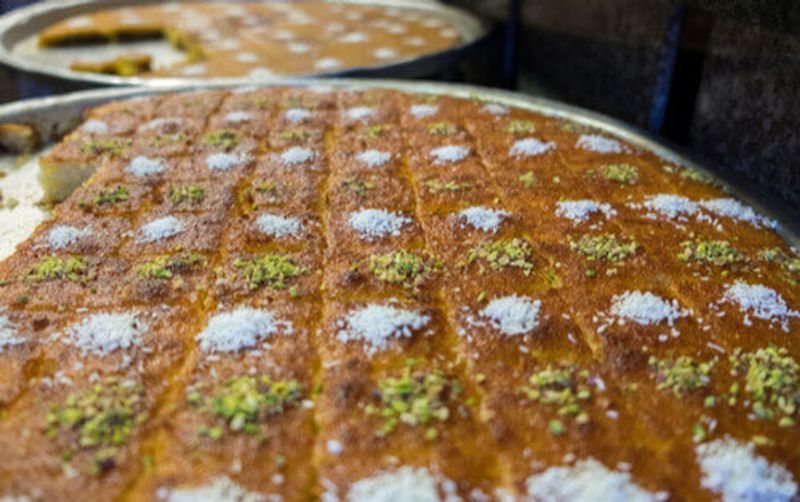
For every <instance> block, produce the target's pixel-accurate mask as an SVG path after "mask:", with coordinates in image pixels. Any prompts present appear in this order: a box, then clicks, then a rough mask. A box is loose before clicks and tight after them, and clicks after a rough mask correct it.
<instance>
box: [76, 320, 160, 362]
mask: <svg viewBox="0 0 800 502" xmlns="http://www.w3.org/2000/svg"><path fill="white" fill-rule="evenodd" d="M145 331H147V325H146V324H144V323H142V322H141V321H139V320H137V319H136V314H135V313H133V312H124V313H103V314H94V315H92V316H89V317H88V318H86V319H84V320H83V321H82V322H80V323H77V324H75V325H73V326H71V327H69V328H67V330H66V331H65V332H64V334H63V335H62V340H63V341H64V343H66V344H67V345H71V346H73V347H76V348H78V349H80V350H81V352H83V353H92V354H95V355H98V356H107V355H109V354H111V353H112V352H114V351H116V350H127V349H130V348H131V347H134V346H138V345H141V343H142V340H141V338H142V334H143V333H144V332H145Z"/></svg>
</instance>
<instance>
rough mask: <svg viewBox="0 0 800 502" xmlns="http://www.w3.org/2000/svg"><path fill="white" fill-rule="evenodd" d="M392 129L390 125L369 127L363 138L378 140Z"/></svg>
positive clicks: (365, 130)
mask: <svg viewBox="0 0 800 502" xmlns="http://www.w3.org/2000/svg"><path fill="white" fill-rule="evenodd" d="M391 128H392V126H391V125H390V124H381V125H374V126H369V127H367V128H366V129H364V133H363V136H364V137H365V138H368V139H377V138H380V137H381V136H383V133H384V132H386V131H388V130H389V129H391Z"/></svg>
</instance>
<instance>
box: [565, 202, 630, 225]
mask: <svg viewBox="0 0 800 502" xmlns="http://www.w3.org/2000/svg"><path fill="white" fill-rule="evenodd" d="M594 213H602V214H603V215H604V216H605V217H606V219H609V218H612V217H614V216H616V215H617V211H616V210H615V209H614V208H612V207H611V205H610V204H608V203H605V202H602V203H600V202H595V201H593V200H565V201H561V202H558V203H557V204H556V216H560V217H562V218H567V219H570V220H572V221H575V222H584V221H586V220H588V219H589V217H590V216H591V215H592V214H594Z"/></svg>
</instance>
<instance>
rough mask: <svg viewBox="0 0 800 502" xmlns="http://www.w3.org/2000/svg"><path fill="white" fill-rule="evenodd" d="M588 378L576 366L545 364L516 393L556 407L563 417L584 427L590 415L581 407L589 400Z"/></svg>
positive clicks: (590, 395)
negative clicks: (543, 367) (544, 366)
mask: <svg viewBox="0 0 800 502" xmlns="http://www.w3.org/2000/svg"><path fill="white" fill-rule="evenodd" d="M589 378H590V375H589V372H588V371H587V370H584V369H579V368H577V367H575V366H568V365H562V366H553V365H547V367H546V368H545V369H542V370H539V371H537V372H535V373H533V374H532V375H531V376H530V378H528V385H525V386H523V387H521V388H520V389H519V393H520V394H522V395H523V396H524V397H525V398H526V399H529V400H531V401H533V402H536V403H539V404H542V405H545V406H550V407H554V408H556V409H557V413H558V414H559V415H561V416H563V417H567V418H572V419H573V420H575V421H576V422H577V423H578V424H585V423H587V422H588V421H589V415H588V414H587V413H586V411H585V410H583V408H582V406H583V405H584V404H586V403H588V402H589V401H590V400H591V398H592V388H591V386H590V385H589ZM551 423H552V422H551ZM562 425H563V424H562Z"/></svg>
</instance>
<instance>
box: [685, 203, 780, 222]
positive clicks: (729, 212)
mask: <svg viewBox="0 0 800 502" xmlns="http://www.w3.org/2000/svg"><path fill="white" fill-rule="evenodd" d="M700 205H701V206H702V207H703V209H705V210H707V211H710V212H712V213H714V214H716V215H717V216H722V217H725V218H733V219H734V220H738V221H744V222H747V223H750V224H751V225H753V226H756V227H761V226H765V227H769V228H777V227H778V222H777V221H775V220H770V219H769V218H765V217H764V216H761V215H759V214H758V213H756V212H755V211H754V210H753V208H752V207H749V206H745V205H744V204H742V203H741V202H739V201H738V200H736V199H730V198H724V199H711V200H704V201H701V202H700Z"/></svg>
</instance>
